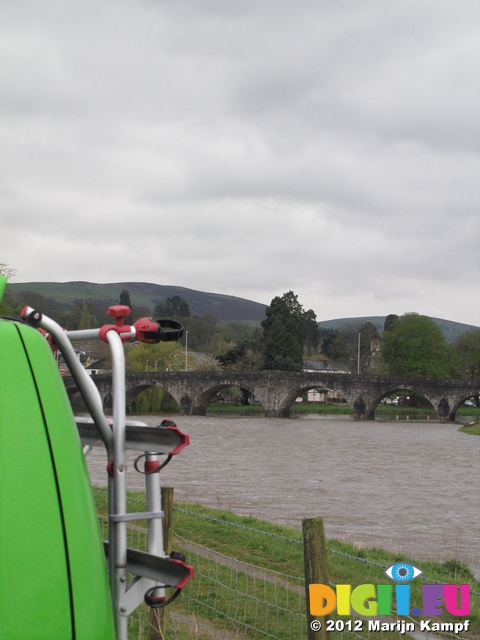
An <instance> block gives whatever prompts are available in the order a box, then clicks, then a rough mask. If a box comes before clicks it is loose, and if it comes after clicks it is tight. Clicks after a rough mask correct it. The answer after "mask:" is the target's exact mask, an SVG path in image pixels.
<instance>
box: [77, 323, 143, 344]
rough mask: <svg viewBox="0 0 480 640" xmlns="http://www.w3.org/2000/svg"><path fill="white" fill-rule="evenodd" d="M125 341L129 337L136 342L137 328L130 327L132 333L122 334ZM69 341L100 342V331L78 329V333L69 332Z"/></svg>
mask: <svg viewBox="0 0 480 640" xmlns="http://www.w3.org/2000/svg"><path fill="white" fill-rule="evenodd" d="M119 335H121V336H122V337H123V338H124V339H125V336H128V339H129V340H134V339H135V337H136V335H137V331H136V329H135V327H133V326H132V327H130V331H128V332H126V333H120V334H119ZM67 336H68V339H69V340H70V341H71V342H83V341H84V340H98V339H99V337H100V329H77V330H76V331H67Z"/></svg>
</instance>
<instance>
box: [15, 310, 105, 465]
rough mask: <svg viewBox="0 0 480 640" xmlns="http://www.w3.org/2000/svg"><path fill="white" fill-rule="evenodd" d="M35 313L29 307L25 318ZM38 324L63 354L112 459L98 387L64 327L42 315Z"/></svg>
mask: <svg viewBox="0 0 480 640" xmlns="http://www.w3.org/2000/svg"><path fill="white" fill-rule="evenodd" d="M35 313H36V312H35V310H34V309H32V307H27V309H26V311H25V313H24V317H25V318H26V319H27V320H28V319H29V318H31V317H32V315H33V314H35ZM37 324H38V326H40V327H41V328H42V329H44V330H45V331H47V332H48V333H49V334H50V335H51V336H52V338H53V340H54V342H55V344H56V345H57V346H58V348H59V349H60V351H61V352H62V355H63V357H64V358H65V362H66V363H67V366H68V368H69V369H70V372H71V374H72V376H73V377H74V379H75V382H76V383H77V386H78V389H79V391H80V393H81V394H82V398H83V399H84V401H85V404H86V405H87V408H88V410H89V412H90V415H91V416H92V418H93V420H94V422H95V424H96V425H97V427H98V430H99V432H100V435H101V437H102V440H103V442H104V443H105V446H106V448H107V452H108V457H109V459H110V458H111V457H112V453H113V434H112V430H111V428H110V426H109V424H108V422H107V419H106V418H105V414H104V413H103V406H102V399H101V398H100V394H99V393H98V389H97V387H96V386H95V384H94V383H93V381H92V380H91V378H90V376H89V375H88V374H87V373H86V371H85V369H84V368H83V366H82V365H81V363H80V362H79V360H78V359H77V356H76V354H75V349H74V348H73V347H72V345H71V343H70V340H69V338H68V337H67V335H66V333H65V331H64V330H63V329H62V327H61V326H60V325H59V324H57V323H56V322H55V321H54V320H52V319H51V318H49V317H48V316H44V315H41V319H40V321H39V322H38V323H37Z"/></svg>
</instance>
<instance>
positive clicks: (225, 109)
mask: <svg viewBox="0 0 480 640" xmlns="http://www.w3.org/2000/svg"><path fill="white" fill-rule="evenodd" d="M1 11H2V15H1V18H2V19H1V20H0V29H1V38H0V42H1V47H2V54H3V56H2V57H3V59H5V60H7V64H5V65H3V67H2V69H1V71H0V73H1V78H0V83H1V86H2V96H1V98H2V100H1V110H2V119H1V121H0V133H1V136H2V173H3V176H4V185H5V186H4V189H3V191H2V195H1V207H2V233H1V234H0V255H1V261H2V262H3V261H5V262H8V263H10V264H11V265H12V266H14V267H16V268H17V269H18V277H17V280H19V281H25V280H33V279H45V280H69V279H86V280H88V279H89V280H93V281H112V280H117V281H127V280H129V279H131V280H147V281H154V282H161V283H168V284H178V285H181V286H186V287H191V288H198V289H201V290H217V291H219V292H221V293H230V294H234V295H243V296H245V297H251V298H252V299H255V300H258V301H262V302H266V303H268V302H269V301H270V300H271V298H272V297H273V296H274V295H278V294H281V293H282V292H284V291H286V290H288V289H294V290H295V291H296V292H297V293H298V294H299V297H300V300H301V301H302V303H303V304H304V306H305V307H307V308H313V309H314V310H315V311H316V312H317V315H319V316H320V315H321V316H322V317H324V318H325V317H335V316H339V315H352V316H358V315H363V314H364V315H367V314H381V313H390V312H396V313H402V312H404V311H407V310H408V311H411V310H418V311H419V312H424V313H430V314H431V315H436V316H443V317H450V318H451V319H460V320H462V319H463V320H464V321H465V322H471V323H475V322H477V323H480V322H479V321H478V320H477V318H478V317H479V316H480V308H479V306H478V305H479V302H478V298H473V297H472V296H468V294H467V293H466V292H468V291H470V290H471V283H472V282H474V281H475V279H478V271H479V261H478V250H477V247H476V245H477V242H478V231H479V218H478V211H479V206H480V188H479V186H478V185H479V183H480V180H479V176H480V160H479V155H480V154H479V148H478V139H479V118H478V113H479V112H480V95H479V86H478V82H476V78H477V77H478V60H479V59H480V45H479V42H480V38H479V32H480V8H479V7H478V6H477V5H476V4H474V3H471V2H469V1H467V0H460V1H459V2H458V3H455V4H452V3H450V2H447V1H444V0H435V1H433V0H424V1H423V2H421V3H419V2H417V1H416V0H415V1H413V0H403V1H397V0H393V1H392V2H390V3H388V4H386V3H380V2H377V1H376V0H365V1H364V2H362V3H352V2H347V1H344V0H335V1H334V0H326V1H325V2H322V3H318V2H316V1H313V0H302V1H300V2H296V3H294V4H292V3H287V2H282V1H280V2H278V1H277V0H275V1H273V0H266V1H265V2H262V3H258V2H255V1H253V0H247V1H245V2H242V3H238V2H228V1H227V2H220V1H208V2H205V3H201V4H199V3H197V2H194V1H191V0H185V1H184V2H181V3H174V2H167V1H166V0H162V1H160V2H147V1H145V2H139V3H136V4H128V3H122V4H120V3H116V2H111V1H107V2H104V3H101V4H99V3H95V2H90V1H88V0H87V1H85V2H82V3H80V4H78V3H77V4H70V3H64V2H59V1H58V0H49V1H47V0H42V2H40V3H37V2H28V1H27V0H25V1H23V2H13V0H7V2H4V3H3V5H2V9H1ZM90 256H95V260H91V259H89V257H90ZM166 256H168V260H167V259H166ZM98 257H100V258H98ZM435 290H436V291H437V294H435V293H434V291H435ZM439 290H441V292H442V293H441V295H439V293H438V292H439ZM302 296H304V297H305V299H302ZM421 306H423V308H420V307H421ZM385 307H388V308H385Z"/></svg>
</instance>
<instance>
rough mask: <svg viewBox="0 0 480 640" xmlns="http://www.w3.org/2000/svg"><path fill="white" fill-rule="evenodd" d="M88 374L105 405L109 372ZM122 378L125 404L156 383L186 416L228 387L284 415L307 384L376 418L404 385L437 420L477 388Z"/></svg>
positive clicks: (233, 377)
mask: <svg viewBox="0 0 480 640" xmlns="http://www.w3.org/2000/svg"><path fill="white" fill-rule="evenodd" d="M92 379H93V381H94V382H95V384H96V386H97V388H98V390H99V392H100V395H101V397H102V401H103V402H104V405H105V406H107V405H108V404H109V402H110V401H111V394H112V378H111V376H110V375H96V376H92ZM125 382H126V397H127V404H130V403H131V402H132V401H133V399H134V398H135V396H136V395H138V394H139V393H140V392H141V391H144V390H145V389H148V388H149V387H155V386H157V387H161V388H163V389H165V391H168V393H170V394H171V395H172V396H173V398H174V399H175V400H176V401H177V403H178V405H179V407H180V410H181V411H182V412H183V413H184V414H187V415H205V412H206V408H207V405H208V403H209V402H210V400H211V399H212V398H213V397H214V396H215V395H216V394H217V393H219V392H220V391H222V390H223V389H226V388H227V387H232V386H235V387H240V388H241V389H246V390H247V391H249V392H251V393H252V394H254V395H255V396H256V397H257V398H258V401H259V402H260V404H261V405H262V407H263V409H264V411H265V415H267V416H272V417H288V416H289V415H290V407H291V406H292V404H293V403H294V402H295V399H296V398H297V397H298V396H299V395H302V394H303V393H305V392H306V391H308V390H310V389H316V388H317V389H331V390H333V391H335V392H336V393H337V394H339V395H340V396H342V397H343V398H344V399H345V400H346V401H347V402H348V404H349V405H350V407H351V408H352V410H353V418H354V419H355V420H374V419H375V408H376V407H377V405H378V404H379V403H380V402H381V400H382V399H383V398H385V397H386V396H389V395H390V394H393V393H395V392H396V391H400V390H408V391H412V392H416V393H418V394H420V395H422V396H424V397H425V398H426V399H427V400H429V401H430V402H431V404H432V405H433V407H434V408H435V410H436V411H437V414H438V418H439V419H440V420H441V421H447V420H451V421H453V420H455V413H456V411H457V409H458V407H459V406H460V405H461V404H462V403H463V402H464V401H465V400H466V399H467V398H471V397H472V396H477V395H478V394H479V392H480V380H452V379H446V380H443V379H436V378H416V377H404V376H371V375H360V376H358V375H354V374H334V373H325V374H324V373H296V372H287V371H262V372H255V373H253V372H245V373H243V372H220V373H218V372H213V371H212V372H211V371H188V372H171V373H170V372H161V373H153V372H152V373H148V372H146V373H131V374H127V375H126V380H125ZM65 387H66V389H67V392H68V394H69V396H70V397H71V400H72V404H74V396H75V394H76V393H78V391H77V389H76V386H75V383H74V381H73V379H72V378H70V377H69V376H68V377H66V378H65Z"/></svg>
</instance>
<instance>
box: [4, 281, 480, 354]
mask: <svg viewBox="0 0 480 640" xmlns="http://www.w3.org/2000/svg"><path fill="white" fill-rule="evenodd" d="M9 286H10V287H11V289H12V291H13V292H14V293H15V292H20V291H33V292H35V293H39V294H41V295H43V296H45V297H46V298H53V299H54V300H55V301H56V302H58V303H60V304H64V305H67V307H70V308H71V307H72V306H73V305H74V304H75V303H76V302H78V301H81V300H91V301H97V302H102V303H104V304H105V307H107V306H108V305H110V304H118V301H119V298H120V293H121V292H122V291H123V290H124V289H127V290H128V292H129V294H130V300H131V302H132V305H133V306H143V307H147V308H149V309H150V310H151V312H152V313H153V309H154V307H155V305H156V304H158V303H159V302H161V301H163V300H165V299H166V298H169V297H173V296H179V297H180V298H183V299H184V300H186V301H187V303H188V306H189V308H190V313H191V315H192V316H199V317H202V316H206V315H209V316H211V317H212V318H216V319H217V320H218V321H220V322H229V321H240V322H249V323H260V322H261V321H262V320H263V319H264V318H265V308H266V306H267V305H266V304H261V303H259V302H253V301H252V300H246V299H244V298H237V297H235V296H228V295H222V294H219V293H207V292H204V291H195V290H194V289H187V288H185V287H176V286H170V285H161V284H152V283H148V282H116V283H109V284H97V283H94V282H80V281H78V282H21V283H14V282H12V283H10V285H9ZM385 318H386V316H365V317H359V318H337V319H334V320H323V321H320V322H319V323H318V325H319V327H321V328H324V329H333V330H338V329H341V328H342V327H344V326H345V325H354V326H360V325H362V324H364V323H365V322H372V323H373V324H374V325H375V326H376V327H377V329H378V330H379V331H382V330H383V325H384V323H385ZM432 320H434V321H435V322H436V323H437V324H438V326H439V327H440V328H441V329H442V331H443V332H444V334H445V336H446V338H447V341H448V342H454V341H455V340H456V339H457V338H458V337H459V336H460V335H462V333H465V331H470V330H471V329H478V328H479V327H475V326H472V325H467V324H462V323H460V322H452V321H450V320H443V319H440V318H432Z"/></svg>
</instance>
